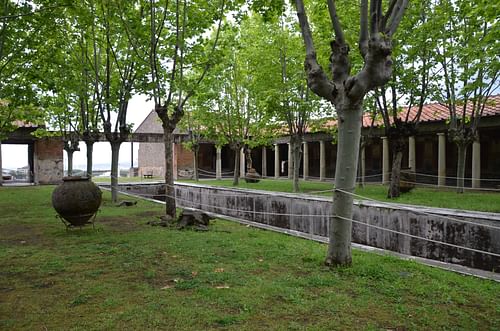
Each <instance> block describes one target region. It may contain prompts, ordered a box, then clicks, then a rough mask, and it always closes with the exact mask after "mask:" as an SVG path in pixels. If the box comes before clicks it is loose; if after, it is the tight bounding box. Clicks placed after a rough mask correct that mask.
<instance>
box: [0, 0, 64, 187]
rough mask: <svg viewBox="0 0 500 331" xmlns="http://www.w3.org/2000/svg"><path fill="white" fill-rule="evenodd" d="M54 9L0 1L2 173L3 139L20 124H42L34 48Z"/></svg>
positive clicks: (39, 41) (0, 163) (42, 34)
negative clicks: (32, 66)
mask: <svg viewBox="0 0 500 331" xmlns="http://www.w3.org/2000/svg"><path fill="white" fill-rule="evenodd" d="M52 8H55V6H53V7H48V8H47V7H45V6H40V7H39V10H35V8H34V7H33V6H32V3H30V2H27V1H21V2H19V1H17V2H14V1H10V0H0V172H1V171H2V160H1V158H2V157H1V142H2V139H5V138H6V137H7V136H8V134H9V133H11V132H12V131H14V130H15V129H17V127H18V124H19V122H24V123H28V122H31V123H34V124H39V123H40V121H41V119H40V115H41V114H40V112H39V109H38V108H37V107H36V105H35V104H36V92H35V91H34V88H33V84H32V76H31V71H32V70H31V64H32V60H33V59H34V58H36V56H37V54H38V53H37V49H36V47H35V46H36V45H38V44H39V43H41V40H43V36H44V33H45V31H46V30H44V29H43V27H44V23H45V22H47V20H46V18H47V15H49V14H50V10H49V11H47V9H52ZM16 122H17V123H16ZM1 184H2V178H1V176H0V185H1Z"/></svg>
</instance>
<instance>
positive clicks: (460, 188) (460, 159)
mask: <svg viewBox="0 0 500 331" xmlns="http://www.w3.org/2000/svg"><path fill="white" fill-rule="evenodd" d="M457 148H458V156H457V193H464V178H465V160H466V159H467V144H466V143H458V144H457Z"/></svg>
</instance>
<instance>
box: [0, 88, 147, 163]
mask: <svg viewBox="0 0 500 331" xmlns="http://www.w3.org/2000/svg"><path fill="white" fill-rule="evenodd" d="M146 99H147V98H146V96H144V95H137V96H134V97H133V98H132V99H130V103H129V106H128V112H127V121H128V122H129V123H133V124H134V130H135V129H136V128H137V127H138V126H139V124H141V123H142V121H143V120H144V119H145V118H146V116H147V115H148V114H149V113H150V112H151V110H152V109H153V108H154V102H153V101H146ZM138 148H139V144H138V143H135V144H134V166H137V150H138ZM130 152H131V150H130V143H123V144H122V146H121V148H120V163H126V164H127V167H130ZM86 153H87V152H86V148H85V144H84V143H83V142H82V143H80V152H75V153H74V154H73V164H74V168H75V169H78V168H80V169H85V166H86V164H87V157H86ZM93 161H94V164H96V165H97V164H103V163H106V164H111V147H110V145H109V143H107V142H102V143H96V144H95V145H94V157H93ZM2 163H3V168H4V169H12V170H15V169H17V168H21V167H24V166H26V165H28V147H27V145H7V144H2ZM64 164H65V166H64V168H65V169H66V164H67V158H66V152H64Z"/></svg>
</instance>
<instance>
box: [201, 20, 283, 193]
mask: <svg viewBox="0 0 500 331" xmlns="http://www.w3.org/2000/svg"><path fill="white" fill-rule="evenodd" d="M262 28H263V26H262V25H259V19H258V18H257V19H256V18H254V17H248V18H246V19H244V20H243V21H242V23H241V25H240V28H239V29H238V28H237V27H236V26H230V27H229V26H228V27H227V28H226V29H225V37H224V38H223V39H222V40H221V50H220V52H218V54H217V55H218V56H217V60H218V63H217V64H216V65H215V66H214V68H213V70H212V71H211V73H210V74H209V75H207V79H206V80H205V81H204V82H203V84H202V87H201V90H203V91H204V92H203V94H200V95H198V97H197V98H203V99H202V100H203V101H202V102H201V104H202V105H203V106H202V107H199V108H198V111H200V112H202V113H203V114H204V115H203V122H204V123H206V124H205V132H206V135H207V137H209V138H211V139H212V140H214V141H215V142H216V144H217V145H218V146H223V145H229V147H230V148H231V150H232V151H233V152H234V159H235V162H234V177H233V185H235V186H236V185H238V184H239V174H240V161H241V159H240V153H241V151H243V152H244V153H245V156H246V168H247V169H250V168H252V158H251V153H250V151H251V149H252V148H254V147H257V146H260V145H265V144H267V143H268V142H269V140H270V137H271V130H269V129H268V127H269V124H270V123H271V122H272V118H273V115H274V114H272V113H271V112H268V111H265V107H266V106H267V105H266V104H265V102H264V100H265V99H266V96H267V95H266V90H267V89H268V88H269V87H270V86H271V85H269V84H268V83H267V82H265V80H266V78H270V76H269V75H270V74H272V72H271V71H269V70H267V69H268V67H269V63H266V62H265V60H264V57H263V55H264V54H265V53H266V51H265V49H264V48H261V47H260V46H262V43H263V42H262V39H259V38H263V37H264V36H265V34H263V33H262ZM267 56H269V54H267Z"/></svg>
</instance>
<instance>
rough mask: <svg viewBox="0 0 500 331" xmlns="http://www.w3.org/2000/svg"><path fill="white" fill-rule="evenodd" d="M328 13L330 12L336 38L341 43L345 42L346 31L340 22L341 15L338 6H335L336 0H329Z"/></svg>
mask: <svg viewBox="0 0 500 331" xmlns="http://www.w3.org/2000/svg"><path fill="white" fill-rule="evenodd" d="M328 13H329V14H330V20H331V22H332V27H333V31H335V40H336V41H337V42H338V43H339V44H345V37H344V31H343V30H342V25H341V24H340V20H339V17H338V16H337V8H336V7H335V1H334V0H328Z"/></svg>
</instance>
